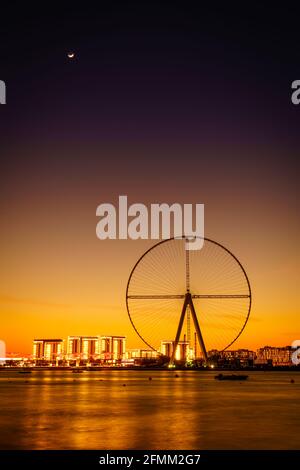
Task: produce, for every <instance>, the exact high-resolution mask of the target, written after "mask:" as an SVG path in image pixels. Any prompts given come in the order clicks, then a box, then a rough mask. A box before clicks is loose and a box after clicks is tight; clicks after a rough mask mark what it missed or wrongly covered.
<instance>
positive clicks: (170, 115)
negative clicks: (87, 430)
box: [0, 2, 300, 353]
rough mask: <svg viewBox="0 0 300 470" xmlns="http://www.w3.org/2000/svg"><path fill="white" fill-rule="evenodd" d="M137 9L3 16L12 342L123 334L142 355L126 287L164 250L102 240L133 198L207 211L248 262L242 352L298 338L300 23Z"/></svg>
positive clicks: (10, 345)
mask: <svg viewBox="0 0 300 470" xmlns="http://www.w3.org/2000/svg"><path fill="white" fill-rule="evenodd" d="M140 3H141V2H122V3H120V2H110V5H109V6H105V8H104V7H103V8H101V7H98V8H99V9H98V10H96V9H94V8H93V7H85V8H84V10H83V9H82V10H80V9H77V8H76V7H74V6H72V8H71V9H69V8H68V6H67V3H66V4H65V6H64V7H60V8H59V10H56V9H55V8H54V7H52V8H50V7H49V9H48V10H47V8H45V9H44V7H43V11H38V10H35V9H33V8H32V9H31V8H30V6H28V4H26V7H23V8H24V10H23V9H20V10H18V13H17V16H16V13H15V12H14V13H13V12H12V11H11V10H9V7H7V8H8V9H7V11H4V13H5V15H4V16H5V18H6V21H5V24H4V25H2V30H1V33H0V44H1V45H0V79H2V80H5V82H6V85H7V105H5V106H1V107H0V120H1V121H0V122H1V128H0V138H1V141H0V146H1V147H0V148H1V176H0V178H1V189H0V191H1V199H0V217H1V260H2V262H1V271H0V309H1V313H0V314H1V330H0V331H1V334H0V337H1V339H3V340H5V341H6V343H7V349H8V350H9V351H20V352H27V353H28V352H30V351H31V342H32V339H33V338H34V337H39V336H43V337H66V336H67V335H69V334H70V335H72V334H87V335H88V334H92V335H94V334H126V335H127V337H128V346H129V347H138V346H142V343H141V342H140V340H139V338H138V337H137V336H136V334H135V332H134V331H133V329H132V327H131V325H130V323H129V320H128V317H127V313H126V306H125V288H126V283H127V279H128V276H129V273H130V271H131V268H132V266H133V265H134V263H135V262H136V260H137V259H138V257H139V256H141V254H142V253H143V252H144V251H145V250H146V249H147V248H148V247H150V246H151V245H152V244H153V243H154V242H152V241H147V242H146V241H100V240H98V239H97V238H96V234H95V228H96V223H97V218H96V215H95V212H96V207H97V206H98V204H100V203H102V202H111V203H117V200H118V196H119V195H121V194H127V195H128V198H129V203H133V202H142V203H144V204H151V203H155V202H167V203H172V202H179V203H197V202H198V203H204V204H205V235H206V236H207V237H209V238H211V239H214V240H216V241H219V242H220V243H222V244H224V245H225V246H227V247H228V248H229V249H230V250H231V251H232V252H233V253H234V254H235V255H236V256H237V257H238V258H239V259H240V261H241V262H242V263H243V265H244V267H245V269H246V271H247V273H248V275H249V278H250V282H251V285H252V289H253V309H252V313H251V317H250V320H249V323H248V326H247V328H246V330H245V332H244V333H243V335H242V336H241V337H240V339H239V340H238V342H237V343H236V348H237V347H249V348H257V347H259V346H263V345H265V344H270V345H288V344H291V342H292V341H293V340H295V339H299V338H300V321H299V293H298V292H299V287H298V286H299V163H298V159H299V149H300V137H299V124H300V106H298V107H297V106H295V105H293V104H292V103H291V100H290V96H291V82H292V81H293V80H295V79H300V50H299V44H300V41H299V28H298V25H297V21H298V18H299V15H298V13H297V11H293V9H292V8H291V7H289V11H288V12H285V11H283V10H281V9H280V8H279V7H276V6H272V16H270V15H271V12H269V7H267V6H264V3H261V2H260V6H257V7H251V8H252V10H249V11H248V12H247V13H245V11H244V8H242V6H241V9H240V11H239V10H232V11H230V10H228V9H227V10H226V11H225V10H222V8H219V7H218V10H217V11H213V9H210V8H208V7H198V8H197V9H193V8H192V7H191V6H183V4H182V2H178V3H177V2H172V3H173V4H172V6H166V5H165V6H162V5H159V4H156V2H142V3H143V5H142V6H141V5H140ZM160 3H161V2H160ZM29 5H30V2H29ZM4 16H3V17H4ZM69 50H72V51H73V50H74V51H75V53H76V58H75V60H73V61H70V60H68V59H67V57H66V55H67V52H68V51H69Z"/></svg>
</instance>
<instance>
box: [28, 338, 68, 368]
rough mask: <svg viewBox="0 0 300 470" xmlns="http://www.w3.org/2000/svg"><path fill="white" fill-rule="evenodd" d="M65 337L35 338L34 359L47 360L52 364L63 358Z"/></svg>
mask: <svg viewBox="0 0 300 470" xmlns="http://www.w3.org/2000/svg"><path fill="white" fill-rule="evenodd" d="M63 354H64V340H63V339H34V340H33V359H34V360H35V361H37V360H40V361H46V362H49V363H51V364H53V363H56V362H57V361H59V360H62V359H63Z"/></svg>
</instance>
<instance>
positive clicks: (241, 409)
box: [0, 371, 300, 449]
mask: <svg viewBox="0 0 300 470" xmlns="http://www.w3.org/2000/svg"><path fill="white" fill-rule="evenodd" d="M178 375H179V377H176V376H175V373H174V372H171V371H166V372H162V371H155V372H153V371H148V372H147V371H99V372H86V373H84V374H80V375H78V376H75V375H74V374H72V373H71V372H70V371H67V372H62V371H48V372H47V371H44V372H39V371H34V372H33V373H32V374H31V375H30V376H28V377H27V376H26V378H24V376H21V375H20V374H18V373H16V372H3V371H1V373H0V399H1V405H2V406H1V412H0V427H1V434H0V448H2V449H138V448H140V449H161V448H162V449H262V448H268V449H276V448H278V449H296V448H299V445H300V438H299V435H298V433H297V431H298V422H297V421H298V416H299V413H300V404H299V396H300V395H299V392H300V375H299V374H297V373H287V372H282V373H281V372H279V373H278V372H269V373H267V374H266V373H263V372H256V373H255V372H250V373H249V375H250V378H249V381H248V382H245V383H230V382H229V383H224V382H218V381H216V380H214V374H213V373H210V372H192V371H190V372H188V371H185V372H184V371H182V372H181V371H180V372H178ZM149 376H151V377H152V380H149ZM298 376H299V377H298ZM292 377H293V378H294V380H295V383H294V384H291V382H290V380H291V378H292Z"/></svg>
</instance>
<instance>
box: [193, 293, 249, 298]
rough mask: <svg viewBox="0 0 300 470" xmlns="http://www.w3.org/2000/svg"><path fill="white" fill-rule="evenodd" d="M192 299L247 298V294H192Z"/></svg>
mask: <svg viewBox="0 0 300 470" xmlns="http://www.w3.org/2000/svg"><path fill="white" fill-rule="evenodd" d="M192 298H193V299H249V298H250V295H249V294H207V295H205V294H192Z"/></svg>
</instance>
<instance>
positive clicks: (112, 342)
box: [100, 336, 126, 361]
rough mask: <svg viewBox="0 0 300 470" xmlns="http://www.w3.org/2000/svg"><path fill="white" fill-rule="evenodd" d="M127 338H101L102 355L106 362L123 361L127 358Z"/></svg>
mask: <svg viewBox="0 0 300 470" xmlns="http://www.w3.org/2000/svg"><path fill="white" fill-rule="evenodd" d="M125 348H126V337H125V336H101V337H100V355H101V359H102V360H104V361H121V360H122V359H124V358H125Z"/></svg>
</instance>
